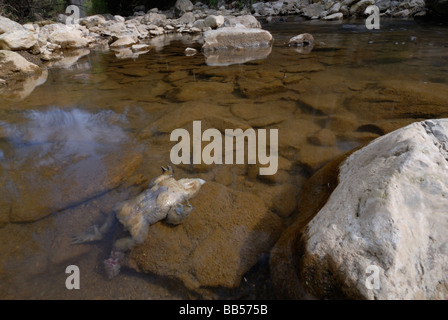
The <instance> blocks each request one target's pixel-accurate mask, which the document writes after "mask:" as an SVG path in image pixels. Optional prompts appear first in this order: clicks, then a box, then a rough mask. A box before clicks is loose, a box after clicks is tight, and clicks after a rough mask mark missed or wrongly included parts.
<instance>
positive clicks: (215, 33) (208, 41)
mask: <svg viewBox="0 0 448 320" xmlns="http://www.w3.org/2000/svg"><path fill="white" fill-rule="evenodd" d="M271 42H272V35H271V34H270V33H269V32H268V31H266V30H261V29H257V28H244V27H223V28H220V29H217V30H209V31H206V32H204V45H203V46H202V50H203V51H204V52H209V51H219V50H228V49H241V48H248V47H269V46H270V45H271Z"/></svg>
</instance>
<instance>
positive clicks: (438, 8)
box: [426, 0, 448, 17]
mask: <svg viewBox="0 0 448 320" xmlns="http://www.w3.org/2000/svg"><path fill="white" fill-rule="evenodd" d="M426 6H427V7H428V8H429V9H430V10H432V12H433V14H435V15H436V16H439V17H448V0H426Z"/></svg>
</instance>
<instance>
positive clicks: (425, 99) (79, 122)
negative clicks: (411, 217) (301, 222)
mask: <svg viewBox="0 0 448 320" xmlns="http://www.w3.org/2000/svg"><path fill="white" fill-rule="evenodd" d="M287 20H288V21H287V22H281V21H277V22H273V23H270V24H264V25H263V28H265V29H267V30H269V31H270V32H271V33H272V35H273V37H274V39H275V41H274V43H273V46H272V49H271V50H270V52H264V53H263V54H262V55H261V56H256V58H257V59H254V60H251V59H249V58H248V57H243V58H244V59H246V60H248V61H247V62H245V63H235V64H232V63H233V62H232V61H231V59H230V60H229V59H228V57H212V58H209V59H206V58H205V57H204V55H202V54H201V53H200V47H201V43H200V40H198V38H197V37H192V36H183V38H176V37H173V38H163V37H162V38H158V39H153V40H152V41H151V44H152V45H153V46H154V47H153V48H152V50H151V51H150V52H149V53H147V54H143V55H141V56H139V57H138V59H125V60H120V59H117V58H116V57H115V55H114V53H113V52H98V51H92V52H91V53H90V54H88V55H85V56H83V57H81V58H79V59H78V60H76V59H74V60H73V62H72V63H71V64H66V65H65V66H64V67H63V66H60V67H57V66H56V67H53V68H50V69H49V70H48V74H45V77H46V81H45V79H44V80H39V81H40V82H37V84H39V85H38V86H37V87H35V88H34V86H35V85H36V83H33V84H30V85H20V86H18V87H17V89H15V90H13V91H10V90H9V91H8V90H7V89H5V88H3V89H2V88H0V89H1V90H0V92H1V95H0V197H1V198H0V298H1V299H184V298H197V297H199V295H198V294H196V293H194V292H190V291H189V290H187V289H186V288H185V287H184V286H183V284H182V283H181V282H180V281H176V280H171V279H167V278H166V277H161V276H158V275H156V274H143V273H138V272H136V271H134V270H132V269H128V268H127V269H126V268H124V269H123V271H122V273H121V274H120V275H119V276H118V277H116V278H115V279H113V280H108V279H107V278H106V277H105V275H104V272H103V270H102V267H101V266H102V260H103V259H105V258H106V257H107V255H108V252H109V250H110V247H111V245H112V241H113V240H112V236H113V235H111V236H110V237H109V238H108V239H105V240H103V241H100V242H97V243H92V244H87V245H78V246H74V245H71V244H70V237H71V236H72V235H74V234H77V233H80V232H82V231H83V230H85V229H87V228H88V227H89V226H90V225H92V224H94V223H98V222H99V221H101V220H104V217H105V215H107V214H109V213H110V211H111V208H112V206H113V205H114V204H115V203H117V202H118V201H122V200H126V199H129V198H130V197H132V196H135V195H136V194H138V192H139V191H141V190H142V189H144V188H145V187H146V186H147V184H148V182H149V181H150V180H151V179H152V178H154V177H156V176H157V175H159V174H160V167H161V166H164V165H167V164H169V162H170V150H171V148H172V147H173V146H174V144H175V142H172V141H170V133H171V132H172V131H173V130H174V129H176V128H185V129H187V130H188V131H189V132H191V130H192V123H193V121H194V120H200V121H201V123H202V130H205V129H206V128H216V129H218V130H220V131H222V132H223V131H224V130H225V129H226V128H229V129H234V128H242V129H243V130H244V129H247V128H250V127H252V128H254V129H268V130H269V129H278V152H279V163H278V171H277V173H276V174H275V175H272V176H260V175H259V174H258V172H259V171H258V169H259V166H258V165H247V164H238V165H230V164H212V165H206V164H204V163H202V164H196V165H179V166H175V176H176V177H177V178H180V177H200V178H203V179H205V180H206V181H214V182H216V183H219V184H222V185H225V186H227V187H229V188H232V189H235V190H238V191H242V192H247V193H252V194H255V195H257V196H259V197H260V198H261V199H262V200H263V201H264V202H265V205H266V207H268V208H269V209H270V210H271V211H273V212H274V213H275V214H277V215H279V216H280V217H281V218H282V219H283V222H284V225H285V226H286V225H287V224H288V223H289V222H290V218H291V217H293V216H294V213H295V212H297V207H298V198H299V196H300V192H301V188H302V186H303V184H304V183H305V182H306V180H307V179H308V178H309V177H310V176H311V175H312V174H313V173H314V172H315V171H316V170H318V169H319V168H320V167H322V166H323V165H325V164H326V163H328V162H330V161H331V160H332V159H334V158H336V157H337V156H338V155H341V154H343V153H345V152H347V151H349V150H351V149H353V148H355V147H358V146H361V145H363V144H365V143H368V142H369V141H371V140H372V139H375V138H376V137H378V136H380V135H383V134H386V133H388V132H390V131H392V130H395V129H397V128H399V127H402V126H405V125H407V124H409V123H412V122H414V121H419V120H423V119H428V118H443V117H447V116H448V104H447V101H448V29H447V28H446V27H439V26H435V25H425V24H418V23H416V22H414V21H413V20H387V19H383V20H382V21H381V29H380V30H367V29H366V28H365V26H364V23H363V21H356V20H354V21H344V23H340V22H318V21H317V22H294V21H293V20H294V19H293V18H291V19H287ZM304 32H308V33H311V34H312V35H313V36H314V38H315V40H316V45H315V46H314V48H313V50H312V51H311V52H310V53H299V52H297V51H296V49H294V48H288V47H286V46H285V43H286V42H287V41H288V40H289V39H290V38H291V37H292V36H294V35H297V34H300V33H304ZM187 47H193V48H196V49H198V51H199V53H198V54H196V55H194V56H185V54H184V50H185V48H187ZM237 58H238V59H241V57H237ZM249 60H250V61H249ZM222 61H225V63H224V64H226V65H225V66H222V65H217V64H223V62H222ZM238 61H239V62H241V60H236V61H234V62H238ZM33 88H34V89H33ZM193 214H194V213H193ZM267 259H268V256H267V253H266V254H265V255H263V256H261V257H260V262H259V263H258V264H257V265H256V266H254V268H253V269H252V270H251V271H250V272H249V273H248V274H247V276H246V277H245V278H244V281H242V284H241V288H239V289H238V290H236V291H235V292H233V293H232V294H233V295H231V294H230V293H228V292H227V291H225V292H224V293H223V292H220V291H219V292H217V294H218V296H219V297H223V298H227V297H238V298H248V299H257V298H267V299H270V298H275V297H274V295H273V292H272V290H270V283H269V282H270V279H269V272H268V267H267ZM72 264H75V265H77V266H79V268H80V270H81V289H80V290H67V288H66V286H65V280H66V278H67V276H68V274H66V273H65V268H66V267H67V266H68V265H72Z"/></svg>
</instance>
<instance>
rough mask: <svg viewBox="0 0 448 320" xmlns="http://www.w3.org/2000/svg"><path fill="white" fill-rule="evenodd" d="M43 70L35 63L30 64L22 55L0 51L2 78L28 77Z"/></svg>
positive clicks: (0, 74)
mask: <svg viewBox="0 0 448 320" xmlns="http://www.w3.org/2000/svg"><path fill="white" fill-rule="evenodd" d="M40 70H41V69H40V68H39V66H37V65H35V64H34V63H31V62H28V61H27V60H26V59H25V58H23V57H22V56H21V55H20V54H18V53H16V52H12V51H8V50H0V77H1V78H5V77H11V76H16V75H21V76H26V75H30V74H33V73H35V72H39V71H40Z"/></svg>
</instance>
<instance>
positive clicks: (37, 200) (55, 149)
mask: <svg viewBox="0 0 448 320" xmlns="http://www.w3.org/2000/svg"><path fill="white" fill-rule="evenodd" d="M125 123H126V119H125V117H124V116H120V115H118V114H115V113H113V112H112V111H102V112H100V113H97V114H92V113H89V112H87V111H83V110H81V109H72V110H61V109H57V108H52V109H48V110H46V111H31V112H28V113H27V114H25V116H24V117H23V119H22V120H21V121H20V122H19V124H16V125H12V124H8V123H0V127H1V128H2V131H3V133H2V136H3V137H4V138H2V139H1V140H0V149H2V152H3V160H2V162H1V167H0V169H1V170H2V175H1V178H0V185H1V186H2V193H3V194H2V199H1V202H2V203H1V205H0V216H1V218H0V220H1V221H3V222H7V221H10V222H22V221H34V220H37V219H40V218H42V217H45V216H46V215H48V214H50V213H52V212H54V211H56V210H61V209H63V208H66V207H68V206H70V205H74V204H77V203H80V202H82V201H83V200H85V199H88V198H91V197H93V196H95V195H98V194H101V193H102V192H105V191H107V190H109V189H111V188H114V187H116V186H118V185H119V184H120V183H121V182H123V181H124V180H125V179H126V178H127V177H128V176H129V175H130V174H131V173H132V172H133V170H134V169H135V168H136V166H137V165H138V164H139V163H140V155H139V153H138V152H137V149H138V148H137V147H136V146H135V144H134V143H133V140H132V139H131V138H130V137H129V136H128V135H127V134H126V133H125V132H124V131H123V129H122V128H121V126H122V125H125ZM118 151H120V152H118Z"/></svg>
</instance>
